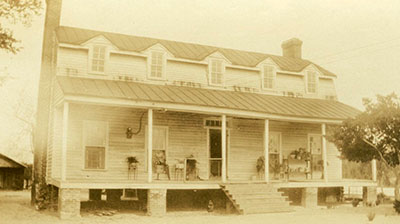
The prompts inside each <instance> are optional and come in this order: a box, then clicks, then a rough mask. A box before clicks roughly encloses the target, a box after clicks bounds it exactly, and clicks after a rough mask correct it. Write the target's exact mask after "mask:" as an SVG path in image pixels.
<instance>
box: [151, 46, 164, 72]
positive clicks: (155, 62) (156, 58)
mask: <svg viewBox="0 0 400 224" xmlns="http://www.w3.org/2000/svg"><path fill="white" fill-rule="evenodd" d="M163 56H164V54H163V53H162V52H152V53H151V66H150V76H151V77H157V78H161V77H162V71H163Z"/></svg>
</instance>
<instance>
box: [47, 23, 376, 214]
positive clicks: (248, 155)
mask: <svg viewBox="0 0 400 224" xmlns="http://www.w3.org/2000/svg"><path fill="white" fill-rule="evenodd" d="M56 43H57V45H56V48H55V49H56V51H57V54H56V55H57V56H56V57H55V58H54V62H55V65H56V67H55V69H54V71H55V72H56V74H55V75H54V78H53V81H52V85H51V92H52V94H51V110H50V125H49V138H48V147H47V172H46V180H47V182H48V184H51V185H54V186H56V187H57V188H58V189H59V194H60V197H59V210H60V212H61V213H62V214H64V215H73V214H79V205H78V204H79V197H78V196H79V193H77V192H80V190H82V189H89V190H90V192H91V199H93V200H99V199H100V198H99V195H100V191H101V190H103V189H107V190H108V191H109V192H110V193H109V195H111V194H112V193H114V194H117V195H118V194H120V195H119V196H122V198H127V199H129V197H130V196H132V197H133V198H136V199H137V194H138V190H139V193H140V192H141V193H143V191H145V192H146V193H145V194H147V198H146V197H145V199H143V200H145V203H147V210H148V212H149V213H151V214H163V213H164V212H165V211H166V207H167V204H168V203H167V198H168V197H167V194H169V191H171V194H175V195H176V196H179V190H182V191H185V190H214V191H215V190H220V191H221V192H224V193H225V194H224V195H223V196H224V197H226V199H227V201H228V203H231V204H232V205H233V206H234V207H235V208H236V209H237V210H238V211H240V212H242V213H253V212H272V211H288V210H290V208H289V204H288V202H287V201H286V200H285V197H284V196H282V195H281V193H280V192H278V191H277V190H278V189H286V190H288V191H290V189H300V190H301V192H302V199H301V203H302V204H303V205H304V206H313V205H316V204H317V200H318V197H317V196H318V189H322V188H327V187H332V188H334V187H344V186H373V185H374V183H373V182H372V181H363V182H360V181H354V180H352V181H349V180H343V179H342V175H341V160H340V158H339V157H338V156H339V152H338V150H337V149H336V148H335V146H334V145H333V144H332V143H330V142H328V141H327V140H326V138H325V136H326V133H327V130H328V129H329V126H331V125H337V124H340V123H341V122H342V121H343V120H345V119H347V118H349V117H354V116H355V115H356V114H357V113H358V111H357V110H356V109H354V108H352V107H350V106H347V105H345V104H343V103H340V102H338V101H337V95H336V88H335V80H336V75H335V74H333V73H331V72H329V71H327V70H325V69H323V68H322V67H320V66H318V65H316V64H314V63H312V62H310V61H308V60H305V59H302V57H301V45H302V42H301V41H300V40H298V39H290V40H288V41H285V42H283V44H282V51H283V55H282V56H276V55H269V54H262V53H255V52H246V51H240V50H233V49H226V48H220V47H213V46H205V45H200V44H192V43H183V42H176V41H169V40H160V39H153V38H147V37H138V36H128V35H122V34H116V33H107V32H99V31H92V30H84V29H78V28H72V27H59V28H58V29H57V30H56ZM128 157H135V159H136V160H137V161H138V163H135V164H134V165H129V164H128V162H127V158H128ZM264 167H267V169H265V168H264ZM112 190H114V191H112ZM249 191H251V192H253V193H254V194H256V195H252V194H244V192H249ZM115 192H116V193H115ZM260 194H263V196H260ZM96 195H97V197H96ZM257 195H258V196H257ZM271 195H272V196H271ZM256 196H257V197H256ZM110 197H111V196H110ZM117 198H118V196H117ZM139 198H140V197H139ZM272 199H275V200H272ZM137 200H142V199H137ZM209 200H217V199H214V198H212V197H210V198H209ZM70 204H75V206H71V205H70ZM71 208H73V209H71Z"/></svg>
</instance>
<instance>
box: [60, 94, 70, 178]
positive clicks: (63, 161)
mask: <svg viewBox="0 0 400 224" xmlns="http://www.w3.org/2000/svg"><path fill="white" fill-rule="evenodd" d="M68 114H69V103H68V102H64V108H63V118H62V119H63V120H62V122H63V123H62V124H63V126H62V143H61V181H65V180H66V179H67V142H68Z"/></svg>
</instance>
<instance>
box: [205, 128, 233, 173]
mask: <svg viewBox="0 0 400 224" xmlns="http://www.w3.org/2000/svg"><path fill="white" fill-rule="evenodd" d="M228 136H229V135H228V132H227V134H226V155H228V142H229V141H228ZM208 140H209V155H210V156H209V178H210V179H211V180H215V179H221V176H222V139H221V129H209V139H208ZM226 161H227V162H226V167H228V157H227V156H226Z"/></svg>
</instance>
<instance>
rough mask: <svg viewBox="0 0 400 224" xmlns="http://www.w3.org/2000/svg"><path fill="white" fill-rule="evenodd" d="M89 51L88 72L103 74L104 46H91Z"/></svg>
mask: <svg viewBox="0 0 400 224" xmlns="http://www.w3.org/2000/svg"><path fill="white" fill-rule="evenodd" d="M91 50H92V51H91V54H90V56H91V58H90V63H91V64H90V71H91V72H93V73H101V74H103V73H104V70H105V69H104V67H105V62H106V46H102V45H93V47H92V49H91Z"/></svg>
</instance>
